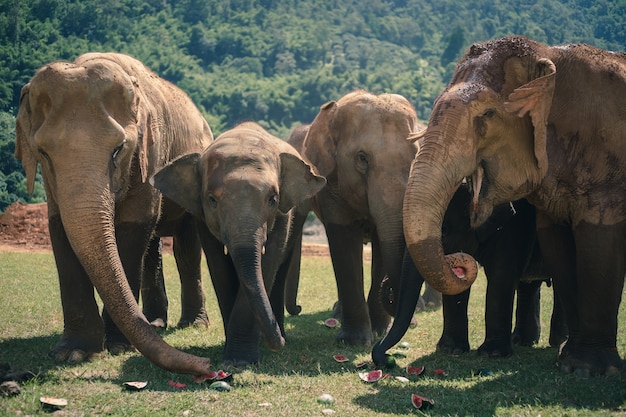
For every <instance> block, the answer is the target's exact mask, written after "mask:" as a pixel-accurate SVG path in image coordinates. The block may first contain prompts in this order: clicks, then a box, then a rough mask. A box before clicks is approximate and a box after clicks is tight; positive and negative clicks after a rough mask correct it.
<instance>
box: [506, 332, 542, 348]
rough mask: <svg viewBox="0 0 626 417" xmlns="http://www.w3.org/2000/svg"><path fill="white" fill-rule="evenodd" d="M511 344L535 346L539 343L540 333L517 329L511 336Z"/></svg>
mask: <svg viewBox="0 0 626 417" xmlns="http://www.w3.org/2000/svg"><path fill="white" fill-rule="evenodd" d="M511 342H512V343H513V344H514V345H517V346H534V345H536V344H537V343H539V332H538V331H536V330H530V331H528V330H527V331H524V330H520V329H515V330H514V331H513V334H512V335H511Z"/></svg>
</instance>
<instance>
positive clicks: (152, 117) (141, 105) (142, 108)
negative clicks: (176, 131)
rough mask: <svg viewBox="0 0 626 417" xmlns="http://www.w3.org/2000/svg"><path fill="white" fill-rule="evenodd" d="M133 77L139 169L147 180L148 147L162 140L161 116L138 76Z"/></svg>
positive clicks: (142, 177)
mask: <svg viewBox="0 0 626 417" xmlns="http://www.w3.org/2000/svg"><path fill="white" fill-rule="evenodd" d="M131 79H132V81H133V86H134V87H135V102H134V103H133V107H134V109H133V111H136V113H137V130H138V132H139V138H138V143H137V149H138V158H139V170H140V173H141V181H142V182H146V179H147V177H148V173H149V172H148V155H149V154H148V149H149V148H150V147H151V146H152V145H154V144H155V143H156V142H159V140H160V136H161V134H160V131H159V129H158V121H159V120H160V119H161V118H160V117H158V115H157V114H156V110H155V108H154V106H153V105H152V104H151V103H150V100H148V98H147V97H146V96H145V95H144V94H143V93H142V91H141V88H140V86H139V81H137V78H135V77H132V76H131Z"/></svg>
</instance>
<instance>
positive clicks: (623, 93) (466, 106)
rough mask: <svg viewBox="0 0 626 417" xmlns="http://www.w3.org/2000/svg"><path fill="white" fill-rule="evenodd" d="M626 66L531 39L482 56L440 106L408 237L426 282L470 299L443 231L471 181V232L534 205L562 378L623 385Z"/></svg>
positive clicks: (410, 209) (416, 176)
mask: <svg viewBox="0 0 626 417" xmlns="http://www.w3.org/2000/svg"><path fill="white" fill-rule="evenodd" d="M625 108H626V55H625V54H623V53H613V52H607V51H603V50H600V49H597V48H593V47H590V46H586V45H564V46H558V47H550V46H546V45H543V44H540V43H537V42H534V41H532V40H529V39H527V38H523V37H506V38H501V39H496V40H492V41H488V42H484V43H478V44H475V45H472V46H471V47H470V48H469V50H468V51H467V52H466V53H465V55H464V56H463V57H462V58H461V60H460V61H459V62H458V64H457V67H456V70H455V72H454V75H453V76H452V79H451V81H450V83H449V84H448V86H447V87H446V89H445V91H443V92H442V93H441V94H440V95H439V97H438V98H437V99H436V101H435V103H434V107H433V111H432V114H431V117H430V121H429V124H428V128H427V130H426V131H425V132H424V133H423V135H421V136H422V139H421V143H420V145H421V147H420V150H419V152H418V154H417V155H416V158H415V160H414V162H413V165H412V168H411V176H410V178H409V183H408V186H407V192H406V196H405V201H404V231H405V236H406V240H407V245H408V248H409V250H410V253H411V257H412V258H413V260H414V261H415V264H416V266H417V268H418V270H419V271H420V272H421V274H422V275H423V276H424V279H425V280H426V281H427V282H429V283H430V284H431V285H433V286H434V287H435V288H438V289H439V290H441V291H442V292H444V293H447V294H454V293H460V292H462V291H464V290H466V289H467V288H468V286H469V282H468V281H467V280H460V279H459V278H457V277H456V276H455V274H453V273H452V271H451V270H450V268H449V267H448V266H447V265H446V263H445V262H444V260H443V249H442V244H441V224H442V220H443V215H444V212H445V210H446V207H447V206H448V202H449V201H450V199H451V197H452V195H453V194H454V192H455V190H456V189H457V188H458V186H459V184H460V183H461V181H462V180H463V179H464V178H467V179H468V180H469V181H470V184H471V187H472V189H471V192H472V201H471V204H470V207H471V216H470V217H471V223H472V225H473V226H475V227H476V226H479V225H481V224H482V223H483V222H484V221H485V220H486V219H487V218H488V217H489V216H490V215H491V213H492V210H493V208H494V207H495V206H497V205H498V204H502V203H505V202H507V201H514V200H518V199H520V198H526V199H527V200H528V201H529V202H530V203H531V204H532V205H534V206H535V208H536V210H537V214H536V215H537V219H536V228H537V238H538V240H539V245H540V248H541V252H542V254H543V256H544V259H545V261H546V265H547V267H548V270H549V272H550V275H551V276H552V278H553V280H554V286H555V291H556V293H557V294H558V295H559V297H560V300H561V302H562V304H563V308H564V312H565V316H566V321H567V326H568V329H569V339H568V340H567V342H566V343H565V344H564V345H563V346H562V347H561V349H560V352H559V359H558V361H559V364H560V368H561V369H562V370H564V371H567V372H571V371H576V372H579V373H582V374H612V373H618V372H620V371H621V369H622V367H623V363H622V360H621V358H620V356H619V353H618V351H617V348H616V338H617V328H618V319H617V317H618V309H619V304H620V301H621V294H622V289H623V286H624V272H625V270H626V193H624V184H626V113H625V112H624V109H625Z"/></svg>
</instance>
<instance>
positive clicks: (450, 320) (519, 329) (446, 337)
mask: <svg viewBox="0 0 626 417" xmlns="http://www.w3.org/2000/svg"><path fill="white" fill-rule="evenodd" d="M471 200H472V195H471V193H470V192H469V190H468V188H467V186H466V185H465V184H462V185H461V186H460V187H459V189H458V190H457V191H456V192H455V193H454V196H453V197H452V200H451V201H450V204H449V205H448V208H447V210H446V213H445V216H444V219H443V225H442V243H443V249H444V251H445V252H446V253H452V252H457V251H461V252H464V253H467V254H469V255H472V256H473V257H474V258H475V259H476V260H477V261H478V262H479V263H480V265H481V266H482V267H483V268H484V271H485V276H486V277H487V292H486V297H485V300H486V301H485V340H484V342H483V343H482V345H481V346H480V347H479V348H478V353H479V354H482V355H485V356H489V357H505V356H509V355H510V354H511V353H512V352H513V344H514V343H515V344H520V345H523V346H531V345H533V344H535V343H537V342H538V341H539V337H540V334H541V322H540V318H539V313H540V287H541V284H542V282H544V281H545V280H549V275H548V273H547V271H546V270H545V265H544V264H543V257H542V256H541V252H540V250H539V247H538V243H537V239H536V232H535V208H534V207H533V206H532V205H530V204H529V203H528V202H527V201H526V200H518V201H515V202H513V203H506V204H502V205H499V206H497V207H496V208H494V211H493V214H492V215H491V217H489V219H488V220H487V221H486V222H485V223H484V224H482V225H481V226H480V227H479V228H477V229H473V228H472V227H471V225H470V212H469V208H470V203H471ZM405 262H406V263H405V269H403V275H402V279H401V280H402V281H403V282H402V283H401V284H400V285H401V288H402V290H401V291H396V301H397V307H398V310H399V311H397V312H396V319H395V321H394V323H393V325H392V327H391V329H390V330H389V332H388V333H387V334H386V335H385V337H384V338H383V339H382V340H380V341H379V342H378V343H377V344H376V345H375V346H374V348H373V349H372V357H373V359H374V360H375V362H376V364H377V365H385V364H386V356H385V351H386V350H387V349H389V348H390V347H392V346H394V345H395V344H396V343H398V342H399V341H400V339H401V338H402V337H403V336H404V334H405V333H406V331H407V328H408V323H409V321H410V317H411V314H412V311H413V309H414V308H415V303H416V302H417V297H416V294H419V290H420V289H421V285H422V283H423V278H422V276H421V275H420V273H419V272H418V271H417V270H416V269H415V265H414V264H413V262H412V260H411V259H410V256H409V257H407V259H406V260H405ZM404 281H408V282H404ZM383 291H389V290H388V289H384V290H383ZM516 291H517V308H516V314H515V317H516V319H515V329H514V330H513V333H511V327H512V326H511V318H512V315H513V301H514V297H515V293H516ZM469 296H470V289H467V290H466V291H464V292H462V293H460V294H458V295H444V296H443V319H444V321H443V334H442V335H441V338H440V339H439V342H438V343H437V350H438V351H443V352H446V353H451V354H455V355H457V354H461V353H465V352H468V351H469V350H470V345H469V340H468V315H467V307H468V301H469ZM554 300H555V304H554V307H553V313H552V320H551V326H550V344H551V345H552V346H559V345H560V344H561V343H562V342H563V341H565V340H566V338H567V326H566V324H565V317H564V314H563V311H562V308H561V305H560V303H558V297H556V296H555V298H554Z"/></svg>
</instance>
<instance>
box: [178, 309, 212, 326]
mask: <svg viewBox="0 0 626 417" xmlns="http://www.w3.org/2000/svg"><path fill="white" fill-rule="evenodd" d="M209 324H210V323H209V317H208V316H207V315H206V313H205V314H201V315H198V316H197V317H195V318H193V319H186V318H184V317H181V318H180V320H179V321H178V324H177V325H176V326H177V327H179V328H181V329H185V328H187V327H191V326H193V327H204V328H205V329H208V327H209Z"/></svg>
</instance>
